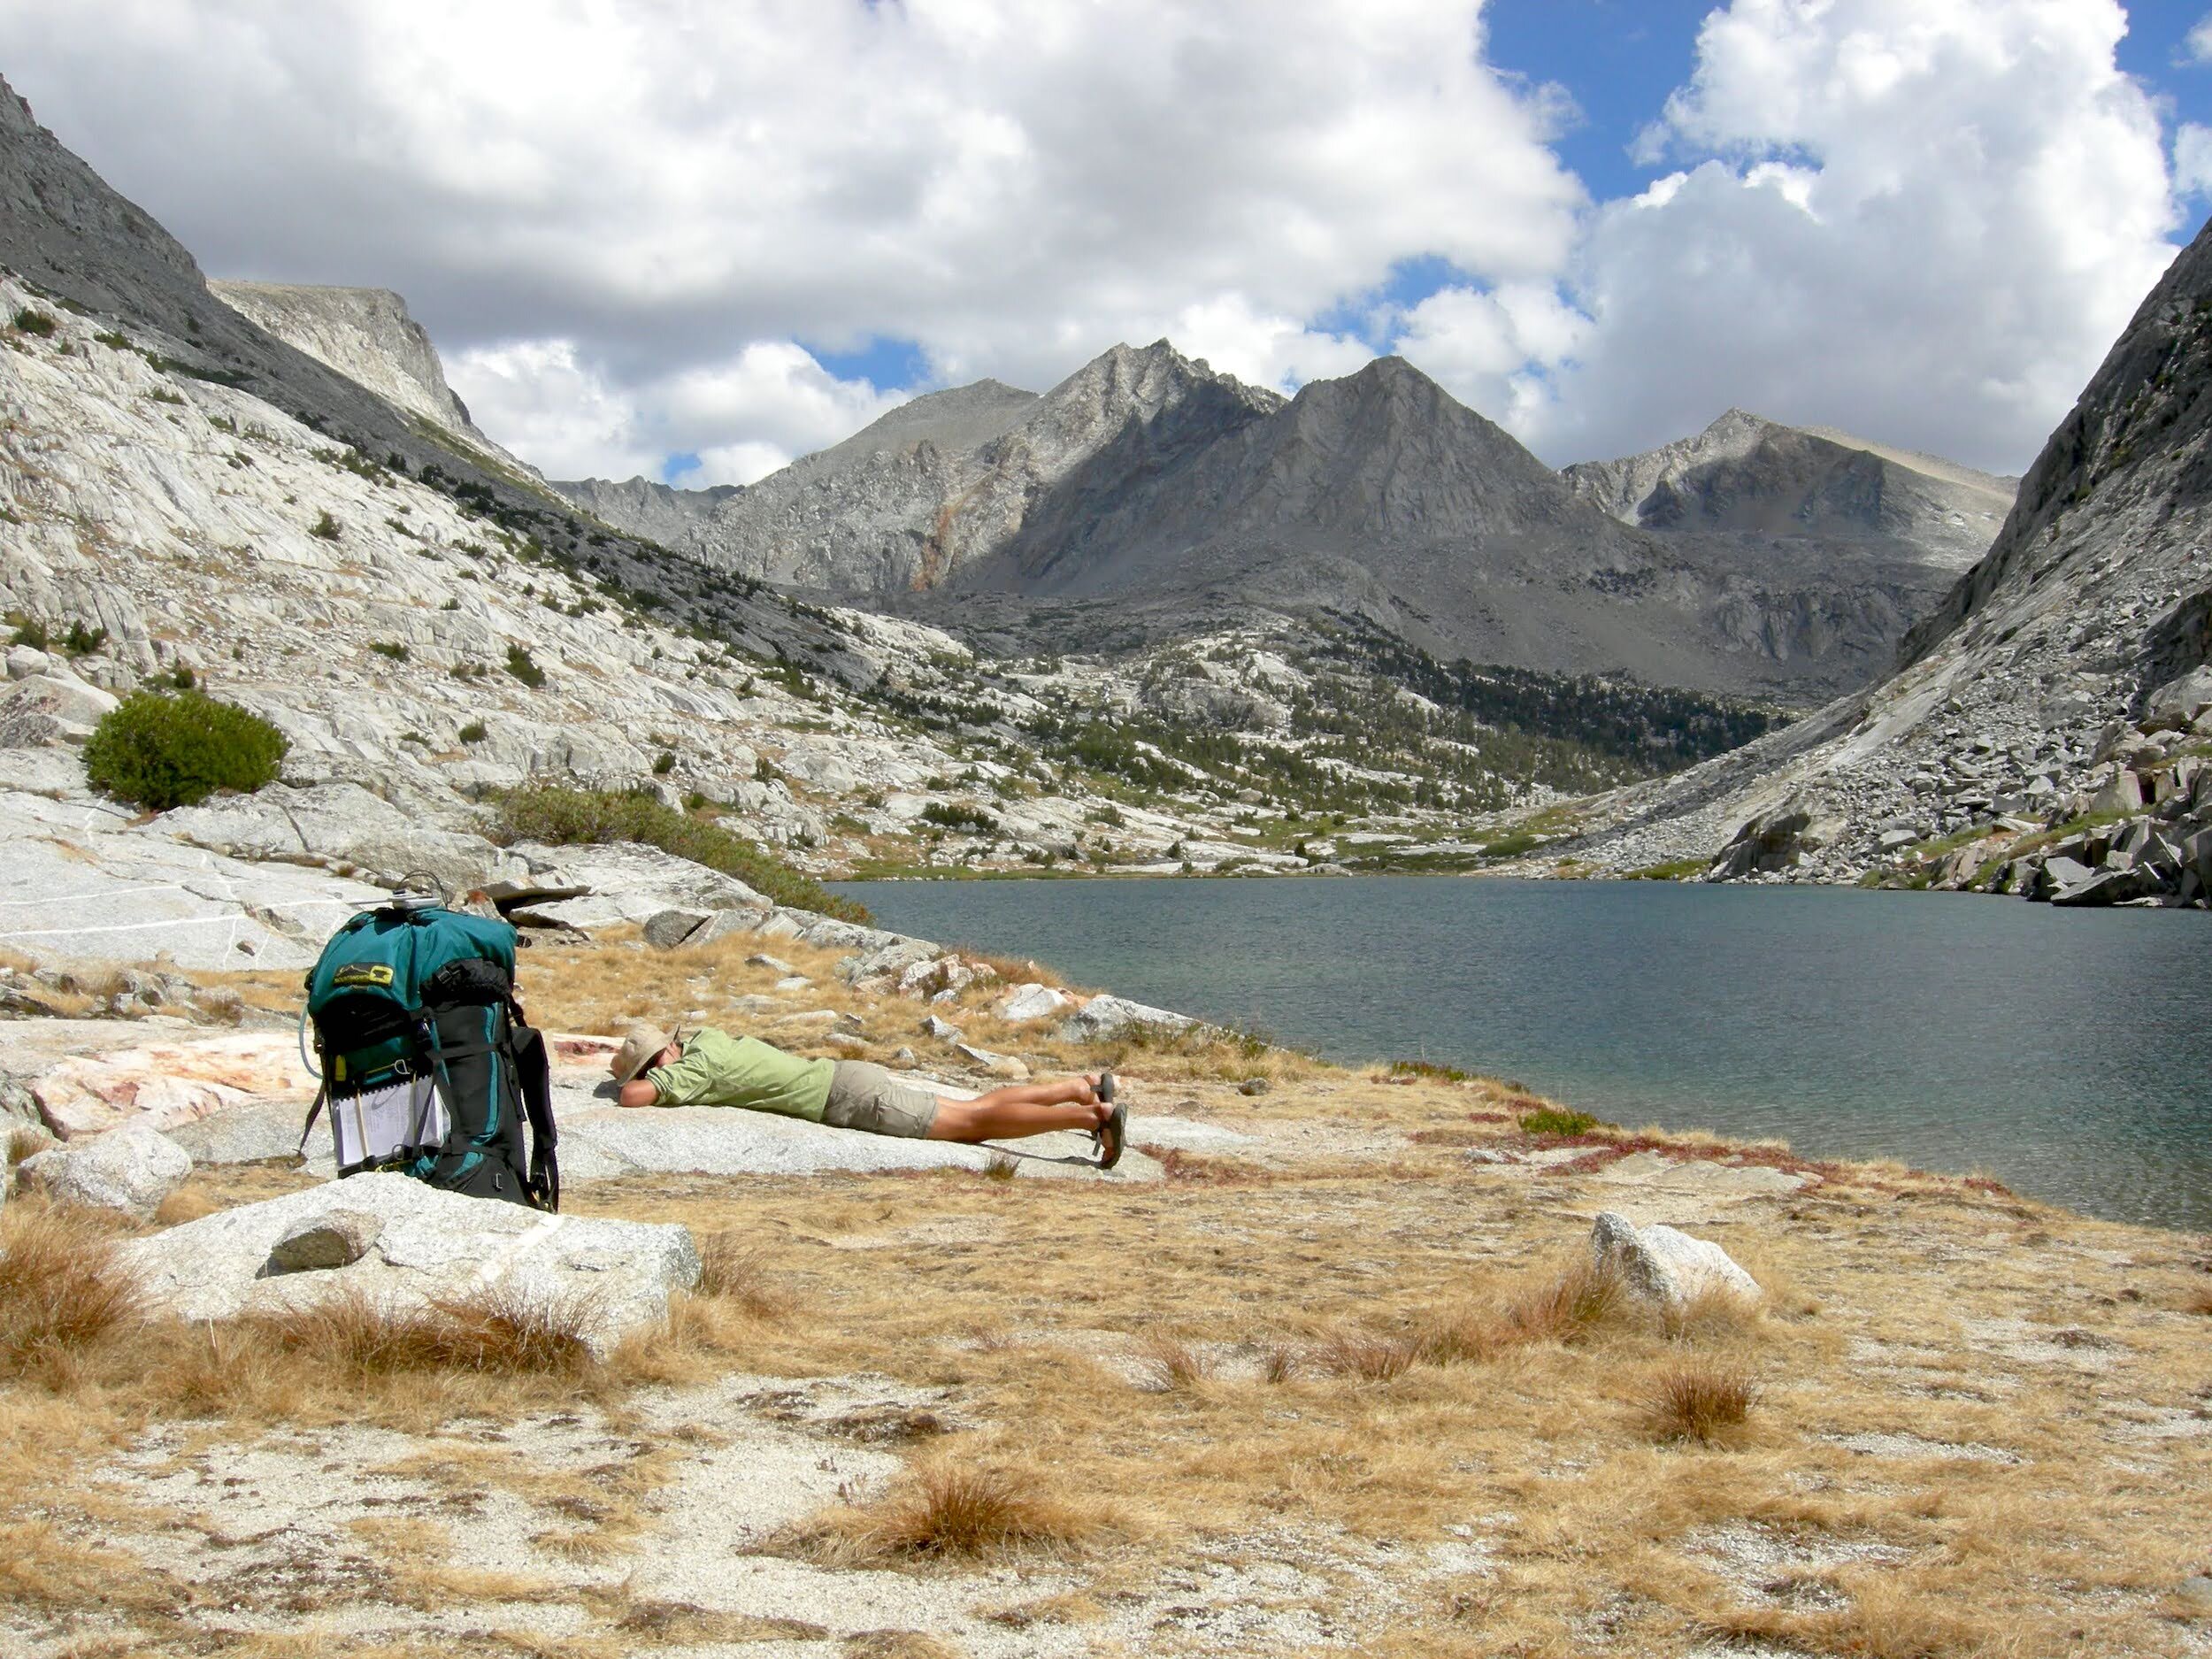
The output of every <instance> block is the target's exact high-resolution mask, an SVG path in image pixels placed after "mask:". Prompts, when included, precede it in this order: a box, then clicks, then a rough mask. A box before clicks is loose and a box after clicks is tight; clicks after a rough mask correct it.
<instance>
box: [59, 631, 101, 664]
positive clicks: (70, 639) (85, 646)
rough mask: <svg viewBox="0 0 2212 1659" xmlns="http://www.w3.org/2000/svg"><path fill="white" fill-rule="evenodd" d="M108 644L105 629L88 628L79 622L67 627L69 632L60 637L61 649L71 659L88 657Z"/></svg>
mask: <svg viewBox="0 0 2212 1659" xmlns="http://www.w3.org/2000/svg"><path fill="white" fill-rule="evenodd" d="M107 642H108V631H107V630H106V629H105V628H88V627H87V626H85V625H84V624H83V623H81V622H73V623H71V624H70V625H69V632H68V633H66V634H63V635H62V636H61V649H63V650H65V651H67V652H68V653H69V654H70V656H72V657H88V656H89V655H91V653H93V652H94V651H96V650H98V649H100V648H101V647H102V646H103V645H105V644H106V643H107Z"/></svg>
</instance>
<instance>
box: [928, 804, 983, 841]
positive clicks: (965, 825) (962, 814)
mask: <svg viewBox="0 0 2212 1659" xmlns="http://www.w3.org/2000/svg"><path fill="white" fill-rule="evenodd" d="M922 821H923V822H924V823H926V824H937V825H941V826H943V827H944V828H946V829H949V830H959V831H963V832H964V833H973V834H979V835H993V834H996V833H998V820H997V819H996V818H993V817H992V816H991V815H990V814H989V813H988V812H986V811H985V810H983V809H982V808H980V807H977V806H971V805H969V804H968V803H966V802H965V801H952V802H945V801H932V802H931V803H929V804H928V805H927V806H926V807H924V808H923V809H922Z"/></svg>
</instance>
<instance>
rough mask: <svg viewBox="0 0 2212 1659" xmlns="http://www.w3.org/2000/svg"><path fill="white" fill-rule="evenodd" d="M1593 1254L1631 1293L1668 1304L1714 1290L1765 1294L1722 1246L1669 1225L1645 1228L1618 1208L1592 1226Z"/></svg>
mask: <svg viewBox="0 0 2212 1659" xmlns="http://www.w3.org/2000/svg"><path fill="white" fill-rule="evenodd" d="M1590 1257H1591V1260H1592V1261H1594V1263H1596V1264H1597V1265H1598V1267H1600V1268H1601V1269H1603V1270H1606V1271H1611V1272H1615V1273H1617V1274H1618V1275H1619V1276H1620V1279H1621V1283H1622V1285H1623V1286H1625V1287H1626V1289H1627V1291H1628V1293H1629V1294H1631V1295H1632V1296H1634V1297H1636V1298H1637V1299H1638V1300H1640V1301H1643V1302H1658V1303H1660V1304H1662V1305H1663V1306H1665V1307H1680V1306H1681V1305H1682V1304H1683V1303H1685V1302H1689V1301H1691V1300H1692V1299H1693V1298H1694V1297H1696V1296H1699V1295H1701V1294H1706V1293H1708V1292H1718V1293H1720V1294H1727V1295H1737V1296H1742V1297H1746V1298H1748V1299H1753V1300H1755V1299H1757V1298H1758V1297H1760V1296H1762V1295H1763V1294H1765V1293H1764V1292H1763V1291H1762V1290H1761V1289H1760V1288H1759V1281H1758V1280H1757V1279H1754V1278H1752V1277H1751V1275H1750V1274H1748V1273H1747V1272H1745V1271H1743V1269H1742V1268H1740V1267H1739V1266H1737V1265H1736V1263H1735V1262H1734V1261H1733V1260H1732V1258H1731V1257H1730V1256H1729V1254H1728V1252H1727V1251H1725V1250H1724V1249H1722V1248H1720V1246H1719V1245H1717V1244H1713V1243H1710V1242H1709V1241H1708V1240H1703V1239H1693V1238H1692V1237H1690V1235H1689V1234H1688V1233H1678V1232H1677V1231H1676V1230H1675V1229H1674V1228H1672V1227H1669V1226H1661V1225H1653V1226H1648V1227H1639V1226H1638V1225H1636V1224H1635V1223H1634V1222H1632V1221H1631V1220H1630V1219H1629V1218H1628V1217H1626V1216H1624V1215H1622V1214H1620V1213H1619V1212H1618V1211H1617V1210H1605V1211H1603V1212H1602V1213H1601V1214H1600V1215H1599V1217H1598V1218H1597V1223H1596V1225H1594V1226H1593V1227H1592V1228H1591V1229H1590Z"/></svg>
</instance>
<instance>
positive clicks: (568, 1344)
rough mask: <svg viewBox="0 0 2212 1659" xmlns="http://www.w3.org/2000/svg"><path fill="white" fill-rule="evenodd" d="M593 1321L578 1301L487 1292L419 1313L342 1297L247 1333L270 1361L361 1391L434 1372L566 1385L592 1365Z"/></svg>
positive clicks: (256, 1323) (497, 1289)
mask: <svg viewBox="0 0 2212 1659" xmlns="http://www.w3.org/2000/svg"><path fill="white" fill-rule="evenodd" d="M594 1316H595V1309H594V1307H593V1306H592V1304H591V1302H590V1301H589V1299H588V1298H586V1297H560V1298H557V1297H534V1296H529V1295H526V1294H523V1293H521V1292H519V1291H517V1290H515V1289H513V1288H512V1287H511V1286H503V1285H495V1286H492V1287H491V1288H490V1289H488V1290H487V1291H484V1292H482V1293H480V1294H478V1295H475V1296H472V1297H468V1298H465V1299H463V1298H456V1299H454V1300H451V1301H447V1302H434V1303H432V1304H431V1305H429V1306H427V1307H425V1308H421V1309H403V1308H398V1307H395V1306H394V1305H392V1304H391V1303H389V1302H380V1301H378V1300H377V1299H375V1298H374V1297H372V1296H368V1295H365V1294H360V1293H358V1292H349V1293H347V1294H342V1295H336V1296H328V1297H325V1298H324V1299H323V1300H322V1301H320V1302H315V1303H313V1304H311V1305H310V1306H306V1307H301V1308H291V1309H286V1310H282V1311H280V1312H269V1313H262V1314H257V1315H256V1316H254V1317H253V1318H252V1319H251V1320H250V1322H249V1323H250V1325H252V1327H253V1329H254V1331H255V1333H256V1334H257V1336H258V1337H259V1339H260V1340H261V1341H262V1342H264V1343H265V1344H266V1345H267V1346H268V1347H269V1348H271V1349H273V1351H275V1352H277V1353H280V1354H286V1355H292V1356H300V1357H302V1358H305V1359H307V1360H310V1361H311V1362H312V1363H314V1364H315V1365H316V1366H317V1367H318V1368H319V1369H321V1370H324V1371H331V1372H336V1373H339V1374H342V1375H344V1376H347V1377H349V1378H352V1379H357V1380H361V1381H366V1380H369V1379H373V1378H378V1377H385V1376H392V1375H396V1374H399V1373H403V1372H413V1371H486V1372H492V1373H495V1374H503V1375H511V1376H513V1375H540V1376H572V1375H580V1374H581V1373H583V1372H585V1371H589V1370H591V1369H592V1368H593V1367H594V1366H595V1363H596V1362H595V1360H594V1359H593V1357H592V1354H591V1349H590V1348H589V1347H588V1345H587V1344H586V1342H585V1340H584V1333H585V1332H586V1331H587V1330H588V1329H589V1328H590V1326H591V1325H592V1323H593V1320H594Z"/></svg>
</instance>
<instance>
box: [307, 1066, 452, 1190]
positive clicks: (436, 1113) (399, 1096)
mask: <svg viewBox="0 0 2212 1659" xmlns="http://www.w3.org/2000/svg"><path fill="white" fill-rule="evenodd" d="M445 1132H446V1113H445V1102H443V1101H442V1100H440V1099H439V1098H438V1087H437V1084H436V1082H435V1081H434V1079H430V1078H426V1077H415V1078H402V1079H399V1080H398V1081H397V1082H396V1083H387V1084H386V1085H384V1087H381V1088H372V1089H364V1090H362V1092H361V1093H360V1094H350V1095H348V1096H347V1097H346V1098H345V1099H343V1100H334V1101H332V1102H330V1133H331V1136H332V1138H333V1140H334V1141H336V1143H337V1150H338V1167H339V1168H340V1169H341V1170H351V1169H356V1168H358V1167H359V1166H360V1165H362V1164H382V1163H385V1162H387V1161H388V1160H389V1159H390V1158H392V1157H393V1156H395V1155H396V1154H398V1153H401V1152H404V1151H408V1150H410V1149H411V1148H420V1147H436V1146H442V1145H444V1144H445Z"/></svg>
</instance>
